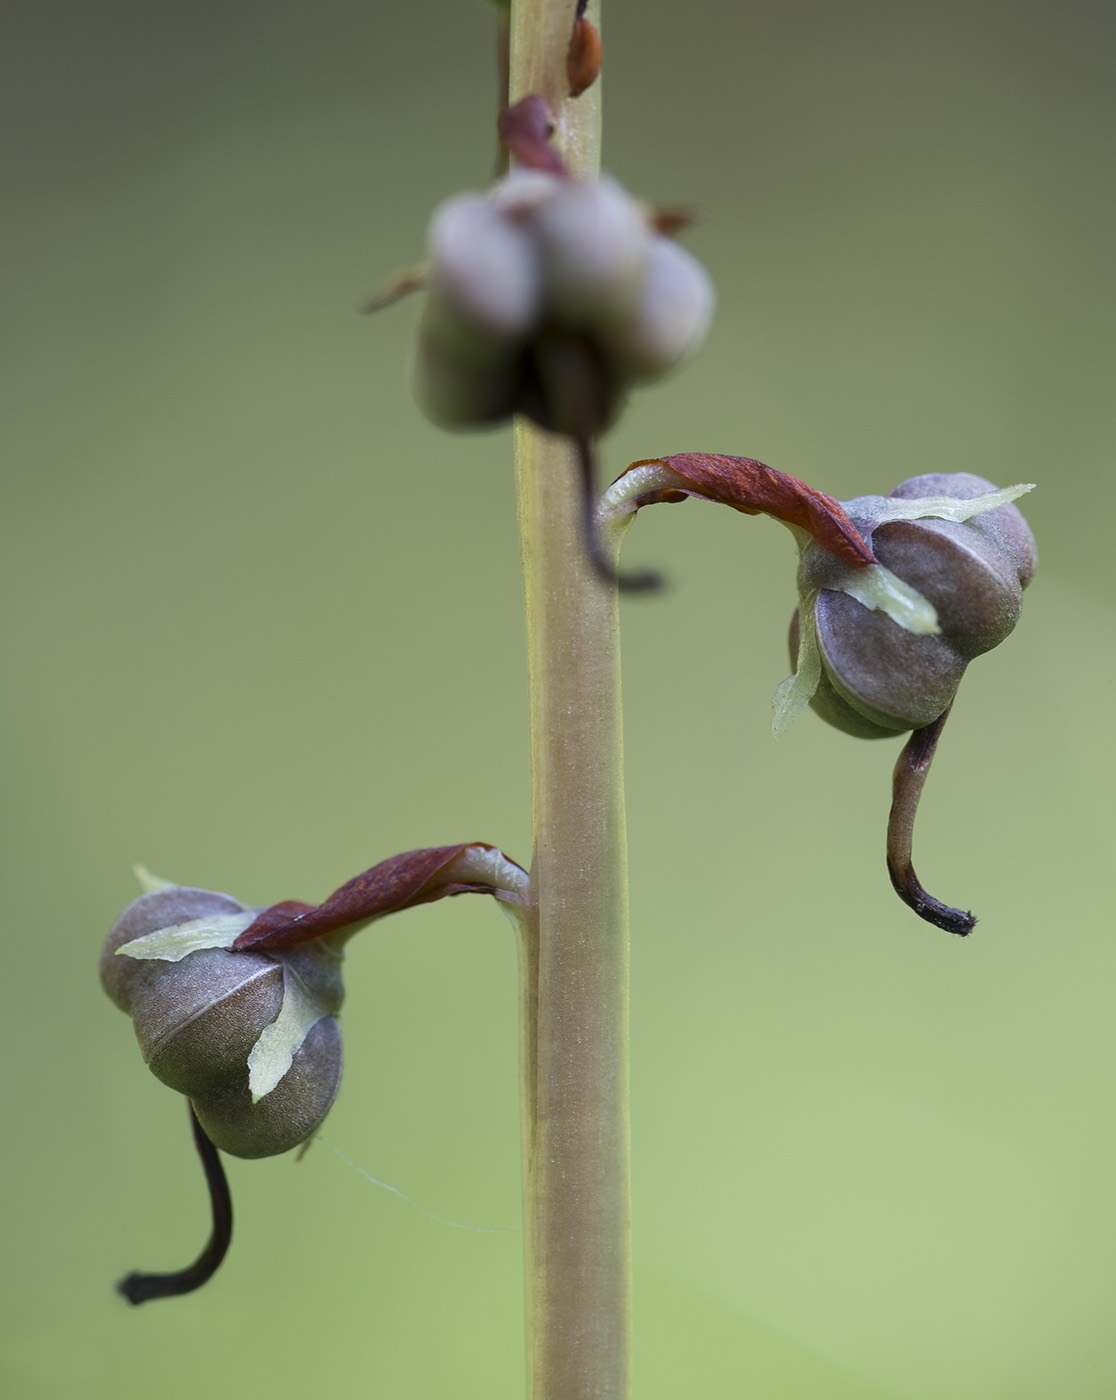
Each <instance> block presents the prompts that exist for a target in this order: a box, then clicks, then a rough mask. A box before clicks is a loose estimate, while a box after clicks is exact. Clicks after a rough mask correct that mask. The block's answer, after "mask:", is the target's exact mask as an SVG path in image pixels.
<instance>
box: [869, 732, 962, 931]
mask: <svg viewBox="0 0 1116 1400" xmlns="http://www.w3.org/2000/svg"><path fill="white" fill-rule="evenodd" d="M952 708H953V706H952V705H949V706H947V707H946V709H945V710H943V712H942V713H941V714H940V715H939V716H938V718H937V719H936V720H935V721H934V722H933V724H927V725H925V726H924V727H923V728H922V729H916V730H915V731H914V733H913V734H912V735H911V737H910V738H909V739H908V740H907V742H906V744H905V745H904V747H903V752H902V753H901V754H900V755H899V761H898V762H897V763H896V765H895V772H894V774H893V775H892V779H891V814H890V816H889V817H888V822H887V873H888V874H889V875H890V876H891V883H892V885H893V886H894V887H895V893H896V894H897V895H898V896H899V898H900V899H901V900H902V901H903V903H904V904H907V905H909V906H910V907H911V908H912V909H913V910H914V911H915V913H916V914H917V915H918V917H919V918H920V919H925V920H926V922H927V923H929V924H933V925H934V926H935V927H936V928H941V929H945V931H946V933H955V934H957V936H958V937H959V938H965V937H967V936H968V935H969V934H970V933H972V931H973V929H974V928H975V927H976V919H975V918H974V916H973V915H972V914H969V913H966V912H965V911H964V910H963V909H954V908H953V907H952V905H949V904H943V903H942V901H941V900H940V899H935V898H934V896H933V895H932V894H928V893H927V891H926V890H924V889H923V887H922V884H921V883H920V881H919V878H918V876H917V875H916V874H915V870H914V865H913V864H912V861H911V847H912V842H913V839H914V823H915V814H916V813H917V812H918V801H919V798H920V797H921V796H922V789H923V786H924V785H925V783H926V775H927V773H928V772H929V771H930V765H931V763H932V762H933V761H934V754H935V752H936V750H937V747H938V739H939V738H940V737H941V733H942V729H943V728H944V726H945V722H946V720H947V719H948V718H949V712H950V710H951V709H952Z"/></svg>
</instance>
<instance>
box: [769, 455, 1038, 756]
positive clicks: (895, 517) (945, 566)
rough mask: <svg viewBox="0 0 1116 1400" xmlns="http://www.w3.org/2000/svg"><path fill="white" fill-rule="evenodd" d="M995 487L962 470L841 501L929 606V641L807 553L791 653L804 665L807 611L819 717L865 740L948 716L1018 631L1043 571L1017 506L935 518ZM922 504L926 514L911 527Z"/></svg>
mask: <svg viewBox="0 0 1116 1400" xmlns="http://www.w3.org/2000/svg"><path fill="white" fill-rule="evenodd" d="M995 489H996V488H995V487H994V486H993V485H992V484H991V483H990V482H988V481H984V480H983V479H982V478H981V477H978V476H973V475H971V474H969V473H967V472H957V473H949V474H947V473H936V474H933V475H927V476H918V477H912V478H911V479H910V480H908V481H904V482H902V483H901V484H900V485H899V486H897V487H896V488H895V490H894V491H892V492H891V493H890V495H889V496H886V497H879V496H864V497H860V498H859V499H857V500H854V501H846V502H844V507H845V510H846V512H847V514H848V516H849V518H850V519H851V520H852V521H853V523H854V524H855V525H856V526H857V528H858V529H859V531H860V533H861V535H862V537H863V538H864V539H865V540H866V541H868V542H869V543H870V544H871V547H872V551H873V553H874V554H875V557H876V560H877V561H878V563H879V564H880V565H882V566H883V567H884V568H886V569H888V570H890V572H891V573H892V574H893V575H895V576H896V577H897V578H898V579H900V580H902V581H903V582H904V583H906V584H908V585H909V586H910V587H912V588H913V589H915V590H916V591H917V593H919V594H920V595H921V596H922V597H923V598H925V599H926V600H927V601H928V602H929V603H930V604H931V605H932V607H933V609H934V611H935V612H936V614H937V624H938V629H939V630H938V631H936V632H934V633H926V632H924V633H921V634H919V633H915V632H912V631H909V630H907V629H906V628H904V627H902V626H900V625H899V624H898V623H896V622H895V621H893V619H892V618H891V617H889V616H888V615H887V614H886V613H884V612H883V611H879V610H870V609H869V608H867V607H865V606H864V605H863V604H862V603H861V602H860V601H858V599H857V598H856V597H855V596H850V593H849V592H848V591H847V590H846V589H845V582H846V578H847V574H848V567H847V566H846V565H844V564H843V563H842V562H841V561H839V560H837V559H835V557H834V556H833V555H832V554H830V553H828V552H827V551H826V550H824V549H822V548H820V547H819V546H818V545H817V544H814V543H811V544H809V545H807V546H806V548H805V549H804V550H803V554H802V561H801V565H800V568H799V593H800V597H801V599H802V603H801V606H800V609H799V611H798V613H796V615H795V619H794V622H793V623H792V629H791V653H792V657H793V658H796V659H797V658H798V657H799V654H800V640H801V639H800V635H799V634H800V628H801V617H802V609H803V608H807V609H809V610H810V614H811V622H812V626H813V632H814V636H815V638H816V643H817V648H818V651H819V653H820V658H821V673H820V677H819V680H818V685H817V689H816V690H815V692H814V694H813V697H812V699H811V700H810V704H811V707H812V708H813V709H814V710H815V711H816V712H817V713H818V714H819V715H820V716H821V717H822V719H824V720H826V721H827V722H828V723H829V724H832V725H834V726H836V728H838V729H841V730H844V732H845V733H847V734H853V735H856V736H858V737H860V738H884V737H886V736H888V735H892V734H898V733H902V732H904V731H905V730H908V729H921V728H922V727H923V726H925V725H928V724H930V723H932V722H933V721H934V720H936V719H937V718H938V717H939V716H940V715H941V714H943V712H944V711H945V710H946V709H947V708H948V707H949V705H950V703H951V702H952V700H953V697H954V695H955V693H956V691H957V687H958V684H959V683H960V680H961V676H962V675H963V673H964V671H965V667H966V666H967V665H968V663H969V662H970V661H971V660H972V659H973V657H975V656H979V655H980V654H981V653H982V652H985V651H989V650H991V648H992V647H994V646H997V645H998V644H999V643H1000V642H1002V641H1003V640H1004V638H1005V637H1006V636H1007V635H1008V633H1009V632H1011V630H1012V628H1013V627H1014V626H1015V624H1016V622H1017V620H1018V618H1019V611H1020V606H1021V603H1022V591H1023V589H1024V588H1025V587H1026V585H1027V584H1028V583H1029V582H1030V580H1031V577H1032V575H1033V574H1034V570H1035V562H1036V554H1035V546H1034V539H1033V537H1032V535H1031V532H1030V530H1029V529H1028V527H1027V523H1026V521H1025V520H1024V519H1023V516H1022V514H1021V513H1020V511H1019V510H1018V508H1017V507H1016V506H1014V505H1011V504H1003V505H999V506H996V507H994V508H993V509H985V510H982V511H981V512H980V513H978V514H974V515H972V516H970V517H969V518H968V519H963V520H962V519H943V518H940V517H936V516H935V515H934V514H933V510H934V506H933V502H934V501H935V500H936V499H937V498H943V497H944V498H952V499H954V500H957V501H964V500H974V499H975V498H977V497H981V496H984V495H985V494H986V493H990V492H994V491H995ZM920 506H922V507H924V508H925V514H922V515H920V516H918V517H917V518H912V516H913V513H914V512H915V511H917V510H918V509H919V507H920Z"/></svg>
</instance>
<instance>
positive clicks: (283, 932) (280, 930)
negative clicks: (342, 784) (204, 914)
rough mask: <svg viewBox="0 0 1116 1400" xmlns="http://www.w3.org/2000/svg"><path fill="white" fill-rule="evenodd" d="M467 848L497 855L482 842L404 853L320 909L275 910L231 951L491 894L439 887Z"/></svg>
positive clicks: (485, 888)
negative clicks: (451, 899)
mask: <svg viewBox="0 0 1116 1400" xmlns="http://www.w3.org/2000/svg"><path fill="white" fill-rule="evenodd" d="M470 846H483V847H484V849H485V850H494V849H495V848H494V847H492V846H490V845H489V844H488V843H487V842H486V841H466V842H463V843H462V844H461V845H459V846H431V847H427V848H426V849H424V850H418V851H404V852H403V854H402V855H398V856H391V857H390V858H389V859H388V860H383V861H381V862H380V863H379V865H374V866H373V867H372V868H371V870H366V871H364V873H363V874H361V875H357V876H356V877H355V878H354V879H352V880H349V881H347V882H346V883H345V884H344V885H342V886H341V888H340V889H337V890H334V892H333V893H332V894H331V895H330V897H329V898H328V899H327V900H326V901H325V902H324V903H323V904H318V905H313V904H302V903H300V902H299V901H298V900H284V901H283V902H282V903H281V904H273V905H271V907H270V908H269V909H265V910H264V911H263V913H262V914H261V915H260V916H259V918H257V919H256V921H255V923H254V924H252V925H251V927H250V928H247V929H245V931H244V932H243V933H242V934H241V935H240V937H239V938H238V939H237V940H236V942H235V943H234V944H233V950H234V951H235V952H238V953H244V952H258V953H266V952H274V951H276V950H277V949H280V948H293V947H295V946H296V945H297V944H299V943H305V942H307V941H308V940H309V939H311V938H318V937H320V936H321V935H322V934H324V933H333V932H334V930H336V929H339V928H345V927H346V926H347V925H349V924H357V923H363V921H364V920H365V919H373V918H379V917H380V915H382V914H394V913H395V912H396V911H398V910H400V909H412V908H414V907H415V906H416V905H418V904H432V903H433V902H434V901H435V900H436V899H445V898H446V896H447V895H454V894H492V893H493V887H492V886H491V885H472V884H462V883H460V882H455V881H443V882H441V883H439V879H438V877H439V875H440V874H441V873H442V872H443V871H444V870H445V868H446V866H448V865H449V864H451V862H453V861H455V860H456V859H457V858H458V856H460V855H461V854H462V852H463V851H466V850H468V848H469V847H470Z"/></svg>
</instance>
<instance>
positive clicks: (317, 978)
mask: <svg viewBox="0 0 1116 1400" xmlns="http://www.w3.org/2000/svg"><path fill="white" fill-rule="evenodd" d="M257 913H258V911H256V910H246V909H245V907H244V905H242V904H240V903H239V902H238V901H237V900H235V899H232V898H231V897H230V896H228V895H224V894H217V893H214V892H213V891H210V890H199V889H190V888H184V887H180V886H172V887H170V888H167V889H161V890H155V891H153V892H151V893H148V894H145V895H141V897H140V898H139V899H137V900H135V902H134V903H132V904H131V905H129V907H128V908H127V909H126V910H125V911H124V913H123V914H122V915H121V916H120V918H119V919H118V920H117V922H116V924H115V926H114V927H113V929H112V932H111V933H110V934H109V936H108V939H107V941H106V943H105V946H104V949H103V951H102V954H101V963H100V971H101V982H102V985H103V986H104V989H105V991H106V992H107V993H108V995H109V996H110V997H111V998H112V1000H113V1001H114V1002H115V1003H116V1004H117V1006H119V1007H120V1008H121V1009H122V1010H124V1011H127V1012H129V1013H130V1014H131V1017H132V1021H133V1025H134V1027H135V1032H136V1038H137V1039H138V1041H139V1045H140V1050H141V1052H142V1054H143V1058H144V1060H145V1061H146V1063H147V1065H148V1067H149V1068H150V1069H151V1071H152V1072H153V1073H154V1074H155V1075H156V1077H157V1078H159V1079H161V1080H162V1081H163V1083H164V1084H167V1085H169V1086H170V1087H171V1088H172V1089H177V1090H178V1091H179V1093H182V1094H185V1095H186V1097H187V1098H189V1100H190V1101H191V1103H192V1105H193V1108H194V1112H195V1114H196V1115H197V1118H198V1121H199V1122H200V1123H201V1125H202V1127H203V1128H204V1130H205V1132H206V1134H207V1135H208V1137H209V1138H210V1140H211V1141H212V1142H213V1143H214V1145H215V1146H217V1147H220V1148H222V1149H223V1150H224V1151H226V1152H230V1153H232V1154H233V1155H234V1156H237V1157H269V1156H272V1155H274V1154H275V1153H278V1152H285V1151H287V1150H288V1148H291V1147H296V1146H298V1144H299V1143H301V1142H304V1141H305V1140H306V1139H307V1138H308V1137H310V1136H311V1135H312V1134H313V1133H314V1131H315V1130H316V1129H317V1127H318V1126H319V1124H320V1123H321V1122H322V1120H323V1119H324V1118H325V1116H326V1114H327V1113H328V1111H329V1109H330V1106H331V1105H332V1103H333V1100H334V1098H335V1096H336V1094H337V1089H338V1085H339V1083H340V1079H341V1031H340V1027H339V1025H338V1023H337V1020H336V1017H335V1015H334V1013H335V1012H336V1011H337V1010H338V1009H339V1008H340V1005H341V1000H342V996H343V989H342V985H341V976H340V955H339V954H338V953H336V952H334V951H333V950H332V949H331V948H330V947H329V946H328V945H327V944H325V943H324V942H323V940H321V939H317V940H314V941H312V942H308V943H305V944H301V945H300V946H298V947H295V948H292V949H290V950H289V951H285V952H281V953H253V952H249V953H241V952H232V951H230V950H229V948H228V947H214V946H207V947H205V946H203V947H197V948H196V950H195V951H190V952H186V953H185V954H183V953H182V952H181V950H180V949H179V950H174V949H171V950H170V951H168V949H167V948H166V947H165V946H164V945H165V944H166V943H167V942H168V940H170V941H173V940H174V938H175V937H179V938H180V939H185V938H186V937H187V936H188V934H189V931H190V928H191V927H192V926H193V925H195V924H199V923H200V921H204V922H205V923H206V924H208V925H210V926H217V925H219V924H221V923H225V924H227V925H228V926H229V928H230V930H231V933H230V934H229V936H228V938H227V940H226V941H227V942H231V940H232V938H233V937H235V936H236V934H237V933H239V932H241V931H242V930H243V929H245V928H247V927H248V926H249V925H250V924H251V922H252V920H253V919H254V918H255V916H256V914H257ZM183 926H185V927H183ZM160 931H161V933H160ZM149 935H159V936H160V937H161V938H162V940H163V941H162V943H160V944H159V947H158V949H157V950H156V951H154V952H151V951H143V945H140V944H138V943H137V940H139V939H143V938H145V937H146V936H149ZM149 943H150V940H149ZM133 946H134V948H135V951H134V952H132V953H129V948H130V947H133ZM171 958H174V959H175V960H173V961H172V960H170V959H171ZM265 1033H266V1034H265ZM285 1065H289V1068H284V1066H285Z"/></svg>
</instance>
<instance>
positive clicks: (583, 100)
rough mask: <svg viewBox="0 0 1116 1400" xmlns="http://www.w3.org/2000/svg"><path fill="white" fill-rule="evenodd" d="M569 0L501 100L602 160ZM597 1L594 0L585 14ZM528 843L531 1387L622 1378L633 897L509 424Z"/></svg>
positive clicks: (573, 1394)
mask: <svg viewBox="0 0 1116 1400" xmlns="http://www.w3.org/2000/svg"><path fill="white" fill-rule="evenodd" d="M575 8H576V6H575V0H513V3H512V24H511V83H510V97H511V101H512V102H515V101H517V100H518V99H519V98H521V97H523V96H524V95H526V94H528V93H536V94H538V95H539V96H541V97H542V98H544V100H545V101H546V102H547V104H548V106H549V107H550V110H551V112H552V114H553V116H554V118H555V120H556V124H557V133H556V138H555V139H556V143H557V145H558V146H559V148H560V149H561V151H562V154H563V157H564V158H565V160H566V162H567V165H568V166H569V167H570V169H571V170H572V171H573V173H574V174H576V175H592V174H594V173H596V170H597V168H598V161H599V151H600V118H599V106H598V103H599V91H600V85H599V83H597V84H594V86H593V87H591V88H590V89H589V90H588V91H587V92H586V93H585V94H584V95H583V96H581V97H580V98H578V99H576V101H571V100H569V99H568V97H567V95H566V83H565V58H566V50H567V47H568V45H569V39H570V33H571V30H572V28H573V20H574V13H575ZM594 11H595V5H594V6H591V7H590V17H591V18H593V19H594V20H596V19H597V16H596V15H595V13H594ZM515 437H516V469H517V482H518V490H519V516H520V528H521V538H522V547H523V563H524V580H525V591H526V605H527V645H528V667H529V677H530V692H531V753H532V784H533V795H534V828H535V851H534V860H533V863H532V867H531V887H530V905H531V917H532V918H533V919H536V920H537V939H536V938H534V937H532V936H530V935H529V936H528V938H527V940H526V949H527V952H526V955H525V957H524V959H523V965H524V1002H523V1004H524V1012H523V1021H524V1095H523V1098H524V1116H525V1143H526V1151H527V1173H526V1177H527V1183H526V1198H527V1199H526V1215H527V1220H526V1234H527V1288H528V1326H529V1353H530V1359H529V1366H530V1377H531V1397H532V1400H590V1397H609V1400H624V1397H626V1396H627V1395H628V1393H629V1355H630V1311H631V1310H630V1243H629V1240H630V1220H629V1217H630V1205H629V1187H628V918H627V914H628V908H627V860H626V848H625V831H624V797H623V786H622V782H621V732H620V666H619V647H618V635H617V599H616V592H615V589H614V588H611V587H606V586H605V585H603V584H602V583H601V582H600V580H599V579H598V577H597V576H596V575H595V574H594V573H593V572H592V570H591V569H590V567H589V566H588V564H587V559H586V550H585V540H584V526H583V521H582V512H581V506H580V497H579V491H578V481H577V473H576V468H575V456H574V453H573V451H572V448H571V444H570V442H569V440H568V439H566V438H563V437H558V436H555V435H553V434H550V433H545V432H542V431H541V430H539V429H538V428H536V427H535V426H534V425H533V424H531V423H528V422H525V421H523V420H520V421H518V422H517V424H516V435H515Z"/></svg>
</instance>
